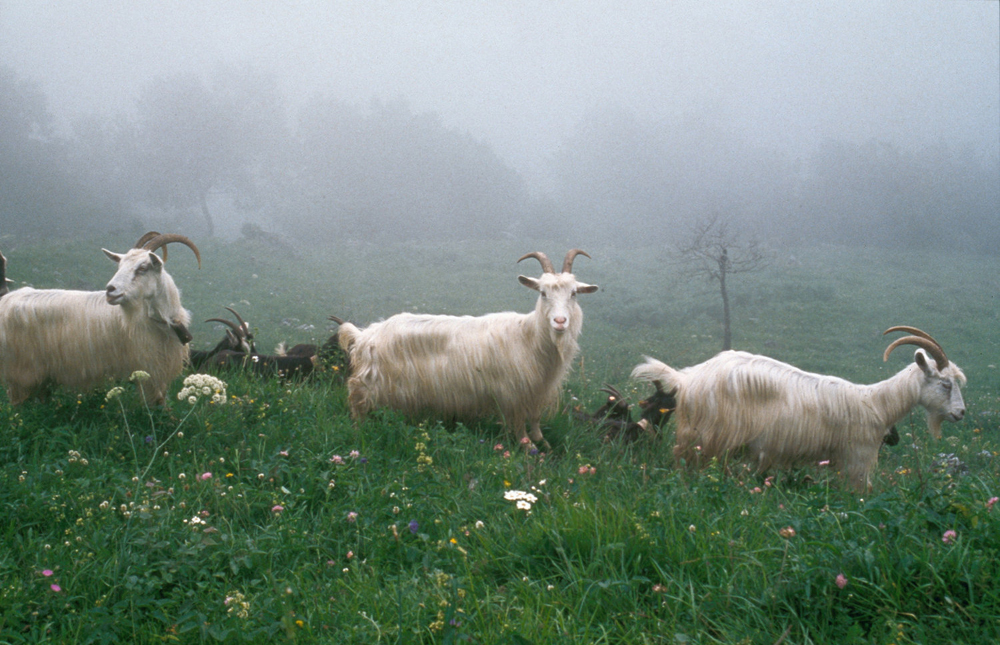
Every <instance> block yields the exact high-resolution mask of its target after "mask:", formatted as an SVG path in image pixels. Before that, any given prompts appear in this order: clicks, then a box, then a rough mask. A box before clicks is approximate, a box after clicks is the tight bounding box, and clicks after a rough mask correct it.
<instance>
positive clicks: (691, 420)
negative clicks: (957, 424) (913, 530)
mask: <svg viewBox="0 0 1000 645" xmlns="http://www.w3.org/2000/svg"><path fill="white" fill-rule="evenodd" d="M894 331H904V332H907V333H910V334H913V335H911V336H905V337H902V338H899V339H897V340H895V341H894V342H893V343H892V344H890V345H889V347H888V348H887V349H886V350H885V354H884V355H883V360H888V359H889V353H890V352H891V351H892V350H893V349H895V348H896V347H898V346H900V345H904V344H906V345H916V346H917V347H919V348H920V349H917V351H916V352H915V353H914V357H913V358H914V362H913V363H911V364H910V365H908V366H907V367H906V368H904V369H903V370H901V371H900V372H899V373H897V374H896V375H895V376H893V377H891V378H889V379H886V380H884V381H881V382H879V383H874V384H871V385H858V384H855V383H851V382H849V381H845V380H844V379H841V378H837V377H835V376H824V375H821V374H813V373H810V372H804V371H802V370H800V369H798V368H796V367H792V366H791V365H788V364H786V363H782V362H780V361H776V360H774V359H772V358H768V357H766V356H758V355H754V354H748V353H746V352H736V351H727V352H722V353H721V354H718V355H717V356H715V357H714V358H712V359H710V360H708V361H705V362H704V363H701V364H699V365H694V366H692V367H687V368H685V369H682V370H675V369H672V368H671V367H668V366H667V365H665V364H663V363H661V362H660V361H658V360H655V359H652V358H649V357H646V362H645V363H642V364H640V365H638V366H637V367H636V368H635V369H634V370H633V372H632V376H633V377H636V378H641V379H644V380H647V381H651V382H654V383H657V384H658V385H659V386H660V387H662V388H663V389H664V390H667V391H671V390H674V391H675V392H676V396H677V410H676V418H677V443H676V446H675V447H674V458H675V459H676V460H677V462H678V464H680V463H681V462H682V460H683V462H685V463H687V464H689V465H699V464H702V463H704V462H705V461H707V460H709V459H712V458H716V457H718V458H722V459H725V458H726V457H727V455H728V454H729V453H730V452H731V451H732V452H737V451H740V452H745V453H746V456H747V457H749V459H750V460H751V462H753V463H754V464H756V467H757V469H758V471H761V472H762V471H764V470H767V469H768V468H770V467H778V468H782V467H791V466H795V465H805V464H809V463H813V464H815V463H817V462H819V461H821V460H830V464H831V466H832V467H834V468H837V469H839V470H840V471H841V472H842V474H843V476H844V477H845V478H846V479H847V481H848V482H849V483H850V484H851V485H852V486H854V487H855V488H856V489H863V488H865V487H869V486H870V485H871V481H870V474H871V471H872V469H873V468H874V467H875V465H876V464H877V463H878V451H879V447H880V446H881V445H882V441H883V439H884V438H885V437H886V434H887V433H889V429H890V427H891V426H892V425H893V424H895V423H896V422H897V421H899V420H900V419H902V418H903V417H904V416H906V415H907V414H908V413H909V412H910V410H912V409H913V408H914V407H916V406H917V405H920V406H923V407H924V408H925V410H926V412H927V425H928V427H929V429H930V431H931V433H932V434H933V435H934V436H935V437H940V436H941V422H942V421H943V420H944V419H949V420H951V421H959V420H961V419H962V417H963V416H964V415H965V403H964V402H963V400H962V392H961V389H960V387H961V386H963V385H965V382H966V379H965V374H963V373H962V370H960V369H959V368H958V366H956V365H955V364H954V363H952V362H950V361H949V360H948V358H947V357H946V356H945V353H944V350H943V349H941V346H940V345H939V344H938V343H937V342H936V341H935V340H934V339H933V338H931V337H930V336H929V335H928V334H926V333H924V332H922V331H920V330H919V329H915V328H913V327H892V328H890V329H888V330H886V332H885V333H886V334H888V333H890V332H894ZM931 358H933V359H934V360H933V361H932V360H930V359H931Z"/></svg>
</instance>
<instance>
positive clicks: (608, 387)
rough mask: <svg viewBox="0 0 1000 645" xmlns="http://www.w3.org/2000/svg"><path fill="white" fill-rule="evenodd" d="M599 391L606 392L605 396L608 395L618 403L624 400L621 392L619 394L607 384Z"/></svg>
mask: <svg viewBox="0 0 1000 645" xmlns="http://www.w3.org/2000/svg"><path fill="white" fill-rule="evenodd" d="M599 391H600V392H606V393H607V394H610V395H611V396H613V397H615V398H616V399H618V400H619V401H621V400H624V399H625V397H624V396H622V393H621V392H619V391H618V390H617V389H616V388H615V387H614V386H612V385H608V384H607V383H605V384H604V387H602V388H601V389H600V390H599Z"/></svg>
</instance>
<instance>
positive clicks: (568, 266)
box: [562, 249, 590, 273]
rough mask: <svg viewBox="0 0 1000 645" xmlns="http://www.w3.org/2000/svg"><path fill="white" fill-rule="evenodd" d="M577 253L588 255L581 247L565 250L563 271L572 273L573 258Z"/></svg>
mask: <svg viewBox="0 0 1000 645" xmlns="http://www.w3.org/2000/svg"><path fill="white" fill-rule="evenodd" d="M578 255H582V256H584V257H588V258H589V257H590V256H589V255H588V254H587V252H586V251H584V250H582V249H570V250H569V251H566V259H565V260H563V270H562V272H563V273H573V259H574V258H575V257H576V256H578Z"/></svg>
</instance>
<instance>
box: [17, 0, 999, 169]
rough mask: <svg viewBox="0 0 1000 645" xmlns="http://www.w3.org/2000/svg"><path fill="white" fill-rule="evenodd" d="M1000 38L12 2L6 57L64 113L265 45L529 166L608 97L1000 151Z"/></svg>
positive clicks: (352, 94) (677, 12)
mask: <svg viewBox="0 0 1000 645" xmlns="http://www.w3.org/2000/svg"><path fill="white" fill-rule="evenodd" d="M998 43H1000V3H998V2H997V1H995V0H993V1H987V0H934V1H932V2H922V1H918V0H899V1H895V2H875V1H871V0H864V1H862V2H844V1H837V2H817V1H812V0H811V1H809V2H802V1H801V0H798V1H794V2H779V1H767V2H763V1H762V2H722V1H719V0H712V1H710V2H706V1H703V0H697V1H690V2H688V1H683V2H668V1H662V0H661V1H659V2H653V1H650V2H644V1H637V0H614V1H610V2H591V1H586V0H584V1H578V0H574V1H566V2H562V1H557V0H553V1H536V2H521V1H507V0H491V1H484V0H478V1H454V0H453V1H441V2H438V1H425V0H408V1H392V2H390V1H380V0H361V1H358V2H336V1H327V2H320V1H314V2H308V1H299V2H280V1H276V0H267V1H259V2H258V1H251V0H233V1H212V0H198V1H188V0H161V1H150V2H127V1H123V0H86V1H83V0H81V1H77V2H70V1H62V2H59V1H45V0H16V1H7V0H0V64H2V65H8V66H10V67H12V68H14V69H15V70H16V71H17V72H18V73H19V74H21V75H22V76H24V77H26V78H28V79H31V80H33V81H35V82H37V83H39V84H40V85H41V86H42V88H43V90H44V91H45V92H46V94H47V96H48V98H49V102H50V108H51V109H52V111H53V112H54V113H55V114H57V115H58V116H59V117H60V119H62V120H63V121H64V122H65V121H66V120H68V119H71V118H72V117H73V116H74V115H77V114H81V113H88V112H105V113H114V112H126V111H128V110H130V109H131V108H132V106H133V102H134V100H135V98H136V96H137V95H138V93H139V90H140V89H141V88H142V87H143V85H144V84H146V83H148V82H150V81H151V80H153V79H154V78H156V77H157V76H163V75H167V74H170V73H173V72H177V71H182V70H183V71H188V70H197V71H202V72H207V71H210V70H211V69H212V68H213V67H214V66H216V65H217V64H218V63H220V62H227V63H242V62H249V63H251V64H252V65H254V66H256V67H257V68H259V69H261V70H264V71H269V72H273V73H274V74H275V75H277V77H278V78H279V79H280V80H281V83H282V87H283V89H284V91H285V93H286V95H287V96H288V98H289V99H290V100H291V101H293V103H294V102H301V101H302V100H305V99H307V98H308V97H309V96H311V95H314V94H317V93H318V94H323V95H329V96H334V97H337V98H340V99H343V100H346V101H348V102H351V103H355V104H358V105H365V104H367V103H368V102H369V101H370V100H371V99H372V98H378V99H382V100H391V99H397V98H401V97H402V98H405V99H406V100H407V101H408V102H409V104H410V105H411V107H412V109H413V110H415V111H419V112H423V111H433V112H436V113H437V114H439V115H440V117H441V119H442V121H443V123H445V124H446V125H448V126H450V127H454V128H457V129H459V130H462V131H466V132H469V133H470V134H472V135H473V136H475V137H476V138H479V139H482V140H484V141H486V142H488V143H489V144H491V145H492V146H493V147H494V149H495V150H496V151H497V152H498V153H499V154H501V155H502V156H503V157H504V158H506V159H507V160H508V161H510V162H511V163H513V164H514V165H515V166H517V167H519V168H520V169H522V170H529V171H530V170H532V169H538V168H540V167H542V166H543V165H544V164H545V161H546V157H547V155H549V154H551V152H552V151H553V150H554V149H555V148H556V147H557V146H558V144H559V143H560V141H562V140H563V139H565V138H566V137H567V136H568V135H570V134H571V133H572V132H573V130H574V127H575V126H576V125H577V124H578V123H579V121H580V120H581V118H583V117H584V116H585V115H586V114H587V113H588V112H591V111H593V110H597V109H605V108H608V107H611V106H617V107H621V108H624V109H626V110H629V111H631V112H633V113H634V114H636V115H637V116H638V117H639V118H641V119H644V120H654V121H661V120H671V119H679V118H681V117H684V116H687V117H691V116H692V115H695V116H696V117H697V116H699V115H705V118H710V119H712V120H713V121H719V120H721V121H722V122H723V123H725V124H726V126H727V127H728V128H730V129H731V130H732V131H733V132H734V133H737V134H739V135H740V136H742V137H744V138H746V139H747V140H749V141H750V142H752V143H755V144H761V145H766V146H773V147H776V148H779V149H782V150H785V151H788V152H790V153H791V154H793V155H800V154H808V153H809V152H810V151H812V150H814V149H815V147H816V144H817V143H819V142H820V141H822V140H824V139H827V138H833V139H841V140H850V141H867V140H870V139H879V140H883V141H891V142H893V143H896V144H897V145H900V146H903V147H909V146H923V145H928V144H934V143H937V142H945V143H948V144H950V145H953V146H955V147H963V146H971V147H972V148H973V149H974V150H975V151H976V152H977V153H978V154H981V155H985V156H989V157H991V158H996V157H997V156H998V155H1000V105H998V102H1000V45H998Z"/></svg>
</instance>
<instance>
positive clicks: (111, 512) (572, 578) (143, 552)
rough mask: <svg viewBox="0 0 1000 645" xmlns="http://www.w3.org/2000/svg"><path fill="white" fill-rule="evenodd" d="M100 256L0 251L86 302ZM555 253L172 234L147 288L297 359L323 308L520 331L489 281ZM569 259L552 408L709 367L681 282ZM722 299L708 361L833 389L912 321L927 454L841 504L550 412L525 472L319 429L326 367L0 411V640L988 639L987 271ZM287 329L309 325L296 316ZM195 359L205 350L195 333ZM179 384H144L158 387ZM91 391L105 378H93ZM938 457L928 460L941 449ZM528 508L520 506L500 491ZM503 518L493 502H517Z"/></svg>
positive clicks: (910, 442) (849, 259) (790, 483)
mask: <svg viewBox="0 0 1000 645" xmlns="http://www.w3.org/2000/svg"><path fill="white" fill-rule="evenodd" d="M128 244H129V242H128V241H124V240H122V241H121V244H118V245H115V244H114V243H113V241H108V240H100V241H94V242H90V243H86V244H82V245H74V246H73V247H69V246H61V245H56V244H53V245H51V246H47V247H44V248H42V247H34V248H18V249H13V250H11V251H10V252H5V253H6V255H8V257H9V270H8V274H9V276H10V277H11V278H13V279H14V280H16V281H25V282H30V283H33V284H34V285H35V286H38V287H52V286H65V287H87V288H101V286H102V285H103V283H104V282H105V281H106V280H107V278H108V276H109V275H110V273H111V268H112V267H111V266H110V264H109V263H108V262H107V260H106V259H104V258H103V255H101V254H100V253H99V252H97V249H98V248H99V247H100V246H108V247H109V248H116V249H121V248H125V247H126V246H127V245H128ZM561 246H562V245H558V244H553V243H548V242H539V243H534V242H532V243H527V244H525V243H518V244H515V243H501V244H494V245H485V244H478V243H468V244H459V245H449V246H447V247H445V246H441V247H430V246H407V245H400V246H394V247H391V248H380V247H375V246H367V245H348V244H344V245H342V246H340V247H337V248H328V249H322V250H320V249H313V250H310V251H309V252H306V251H302V252H300V254H299V255H298V257H293V256H291V255H290V254H289V253H288V252H287V251H280V250H275V249H268V248H265V247H261V246H254V245H248V244H245V243H234V244H223V243H218V242H207V243H204V244H202V245H201V247H202V255H203V259H204V268H203V269H202V271H201V272H198V271H197V270H196V268H195V266H194V262H193V261H192V260H191V258H189V257H185V251H184V250H183V249H181V250H179V251H177V252H176V253H172V254H171V256H170V260H169V264H168V267H169V269H170V271H171V273H172V274H173V275H174V277H175V279H176V280H177V282H178V284H179V285H180V286H181V287H182V289H183V292H184V302H185V305H186V306H187V307H188V308H189V309H191V310H192V312H193V313H194V318H195V319H196V320H203V319H205V318H208V317H213V316H218V315H222V314H224V312H223V310H222V309H221V306H222V305H224V304H232V305H234V306H235V307H236V308H237V309H238V310H239V311H240V313H241V314H243V316H244V317H245V318H247V319H248V320H249V321H251V324H252V325H253V327H254V331H255V333H256V335H257V338H258V345H259V346H260V347H261V348H268V347H270V346H271V345H274V344H276V343H277V342H278V341H282V340H285V341H288V342H290V343H294V342H305V341H309V340H314V339H315V340H323V339H325V338H326V336H327V335H328V334H329V333H330V327H328V326H327V323H326V317H327V316H328V315H330V314H336V315H339V316H342V317H346V318H350V319H351V320H353V321H355V322H358V323H367V322H369V321H372V320H375V319H378V318H379V317H383V316H388V315H391V314H392V313H395V312H398V311H401V310H418V311H426V312H432V313H436V312H445V313H472V314H476V313H484V312H487V311H492V310H499V309H515V310H520V311H527V310H528V309H530V308H531V307H532V306H533V303H534V294H533V292H530V291H528V290H527V289H523V288H522V287H520V286H519V285H518V284H517V282H516V275H517V274H518V273H519V272H520V273H526V274H531V275H534V274H536V273H537V271H538V268H537V266H536V265H535V264H531V265H528V264H527V263H526V265H525V266H515V265H514V262H513V261H514V259H516V258H517V257H519V256H520V255H521V254H523V253H524V252H527V251H531V250H536V249H539V250H544V251H547V252H549V253H550V254H551V255H553V256H554V257H558V255H559V254H561V253H562V252H563V251H564V250H565V249H564V248H561ZM587 250H588V251H589V252H590V253H591V255H592V256H593V257H594V259H593V260H592V261H591V260H587V259H586V258H579V259H578V260H577V262H576V264H575V269H576V273H577V275H578V276H579V277H580V279H581V280H584V281H586V282H591V283H596V284H599V285H600V286H601V287H602V290H601V291H600V292H598V293H596V294H593V295H590V296H581V305H582V307H583V309H584V312H585V316H586V321H585V323H584V331H583V335H582V337H581V339H580V342H581V347H582V351H581V355H580V357H579V359H578V360H577V362H576V364H575V365H574V371H573V373H572V375H571V377H570V380H569V381H568V383H567V386H566V396H565V401H566V403H567V404H569V405H581V406H583V407H584V408H587V409H593V408H595V407H596V406H597V405H598V404H599V402H600V399H601V397H602V395H601V394H600V392H599V391H598V388H599V387H600V385H601V384H602V383H605V382H607V383H611V384H614V385H616V386H618V387H620V388H621V389H622V390H623V391H625V392H628V393H630V394H631V395H632V396H633V397H634V398H635V399H636V400H637V399H638V398H639V397H641V396H642V395H643V394H645V393H646V391H645V390H644V388H643V387H641V386H640V385H638V384H635V383H631V382H630V381H629V380H628V379H627V375H628V373H629V371H630V369H631V367H632V366H633V365H635V364H636V363H637V362H639V360H640V358H641V355H642V354H644V353H645V354H651V355H653V356H656V357H657V358H661V359H663V360H665V361H667V362H669V363H671V364H674V365H678V366H683V365H688V364H692V363H695V362H700V361H702V360H705V359H707V358H709V357H710V356H711V355H713V354H714V353H715V352H716V351H718V349H719V347H720V346H721V324H720V322H719V317H720V314H721V311H720V309H721V306H720V305H719V303H718V295H717V294H716V293H715V292H714V291H713V285H708V284H692V283H689V282H683V281H681V280H680V279H679V278H678V273H679V272H678V270H677V267H676V266H675V265H673V264H672V263H671V258H670V257H669V256H668V255H667V254H666V253H665V252H661V251H657V250H655V249H646V250H639V251H636V250H628V251H623V250H619V249H614V248H612V247H607V248H588V249H587ZM793 253H794V256H795V258H798V259H797V260H796V259H793V258H792V257H791V253H786V254H785V255H784V256H783V257H782V258H781V259H779V260H778V261H776V262H775V264H774V265H773V266H772V268H771V269H770V270H768V271H767V272H765V273H761V274H757V275H755V276H746V277H743V278H741V279H738V280H736V281H735V283H734V284H733V285H732V296H733V299H734V345H735V346H736V347H739V348H743V349H748V350H751V351H758V352H763V353H767V354H769V355H772V356H774V357H776V358H779V359H781V360H785V361H788V362H791V363H794V364H796V365H798V366H800V367H802V368H804V369H809V370H814V371H822V372H827V373H831V374H836V375H839V376H843V377H846V378H850V379H852V380H856V381H859V382H869V381H874V380H878V379H881V378H885V377H886V376H888V375H889V374H891V373H893V372H895V371H896V370H898V369H900V368H901V367H902V366H903V365H904V362H905V360H907V356H906V355H907V352H905V351H900V352H897V354H898V355H894V356H893V357H892V358H891V359H890V361H889V363H888V364H884V363H882V361H881V358H880V356H881V352H882V350H883V349H884V347H885V345H886V339H884V338H882V337H881V335H880V334H881V331H882V330H883V329H885V328H887V327H889V326H890V325H893V324H911V325H915V326H918V327H921V328H923V329H926V330H927V331H929V332H931V333H932V334H933V335H934V336H935V337H936V338H938V340H939V341H941V343H942V344H943V345H944V347H945V349H946V350H947V352H948V354H949V357H951V358H952V360H954V361H955V362H956V363H958V364H959V365H961V366H962V367H963V368H964V370H965V371H966V374H967V375H968V377H969V385H968V387H967V388H966V390H965V396H966V402H967V405H968V408H969V414H968V415H967V417H966V419H965V421H963V422H962V423H959V424H954V425H949V426H946V427H945V437H944V438H943V439H942V440H940V441H936V440H934V439H932V438H931V437H929V435H928V434H927V433H926V426H925V423H924V420H923V418H922V415H921V414H917V413H915V414H913V415H912V416H911V418H909V419H907V420H906V421H905V422H904V423H903V424H901V425H900V427H899V430H900V432H901V434H902V435H903V438H904V440H903V441H902V442H900V444H899V445H898V446H896V447H894V448H883V451H882V455H881V462H880V465H879V468H878V472H877V475H876V477H875V487H874V490H873V492H872V494H870V495H864V496H858V495H856V494H852V493H851V492H850V491H848V490H845V489H844V488H843V487H842V486H841V485H840V482H839V480H838V478H837V477H836V475H835V474H833V473H828V472H825V471H824V470H823V468H822V467H817V468H814V469H806V470H803V471H798V472H792V473H777V474H775V476H774V477H771V478H764V477H759V476H755V475H752V474H749V473H745V472H736V473H731V474H726V473H723V472H722V471H721V470H719V469H716V468H708V469H706V470H705V471H703V472H700V473H682V472H679V471H677V470H675V468H674V467H673V464H672V461H671V459H670V442H671V438H672V436H671V435H672V432H671V430H670V428H668V429H667V431H666V432H665V434H664V436H662V437H660V438H659V439H656V440H644V441H640V442H639V443H637V444H633V445H621V444H603V443H602V442H601V441H600V438H599V437H598V436H597V434H596V433H595V432H594V431H593V430H592V429H591V428H588V427H587V426H586V425H584V424H581V423H579V422H576V421H573V420H571V419H570V417H569V416H568V415H565V414H555V415H553V416H551V417H550V418H548V419H547V420H546V423H545V424H544V432H545V434H546V438H548V439H549V441H550V442H551V443H552V444H553V446H554V451H553V453H552V454H548V455H535V456H531V455H525V454H523V453H522V452H521V451H519V450H516V449H515V448H514V447H513V446H511V445H510V438H509V437H508V436H506V435H504V434H503V433H502V432H501V430H500V429H499V427H498V425H497V424H496V423H495V422H494V421H489V420H487V421H481V422H478V423H475V424H471V425H468V426H466V425H462V424H457V425H445V424H442V423H440V422H438V421H436V420H434V419H425V420H419V419H417V420H411V419H405V418H403V417H401V416H399V415H397V414H395V413H392V412H385V411H382V412H378V413H376V414H374V415H372V416H371V418H369V419H368V420H367V421H365V422H364V423H361V424H353V423H352V422H351V421H350V419H349V418H348V415H347V412H346V405H345V392H344V388H343V385H342V382H341V381H340V380H339V379H338V378H337V377H336V376H330V375H324V376H323V377H321V378H315V379H312V380H311V381H309V382H306V383H292V384H286V383H280V382H273V381H270V382H267V381H265V382H262V381H258V380H255V379H250V378H246V377H245V376H242V375H239V374H231V375H224V376H223V378H224V379H225V380H226V382H227V391H228V395H229V397H230V400H229V402H228V403H227V404H225V405H221V406H220V405H215V404H211V403H209V402H207V401H206V400H204V399H202V400H199V401H197V402H196V403H195V404H194V405H191V404H190V403H188V402H187V401H186V400H185V401H179V400H177V399H176V398H173V399H172V400H171V401H170V403H169V404H168V405H167V406H166V407H165V408H163V409H146V408H145V407H144V405H143V404H142V402H141V398H140V397H137V396H135V395H134V393H133V392H132V391H133V390H135V389H136V388H137V387H140V386H141V383H138V384H137V383H123V384H121V385H122V387H124V388H125V390H126V392H125V393H124V394H123V395H122V396H121V397H118V398H111V399H108V398H107V396H106V394H107V392H106V391H98V392H83V393H77V392H68V391H65V390H59V391H56V393H55V394H54V395H53V396H52V397H51V398H50V399H49V400H48V401H45V402H30V403H27V404H25V405H22V406H20V407H18V408H11V407H10V406H9V405H7V404H6V401H5V399H0V401H2V402H0V464H2V469H0V642H14V643H20V642H66V643H70V642H72V643H77V642H79V643H110V642H135V643H163V642H185V643H186V642H202V641H207V642H215V641H223V642H271V641H276V640H277V641H291V642H330V643H418V642H428V643H430V642H434V643H517V644H523V643H538V644H541V643H546V644H549V643H741V642H742V643H775V642H777V641H779V640H781V639H782V638H784V642H794V643H829V642H838V643H855V642H857V643H867V642H878V643H889V642H892V643H935V642H969V643H973V642H974V643H982V642H991V641H993V640H997V639H998V638H1000V623H998V621H997V616H998V615H1000V585H997V584H996V581H997V580H998V579H1000V564H998V563H1000V552H998V551H1000V506H998V507H996V508H993V507H992V506H991V504H990V500H991V499H992V498H994V497H996V496H997V495H1000V469H998V461H997V459H998V453H1000V441H998V439H997V430H998V419H1000V417H998V414H1000V412H998V410H1000V398H998V397H1000V394H998V387H997V386H998V379H997V374H996V367H995V365H996V361H997V345H996V343H997V336H996V334H995V332H994V330H995V329H996V325H997V317H998V312H1000V308H998V306H997V303H996V299H995V294H996V293H997V292H998V288H997V287H998V278H997V277H996V276H997V275H1000V271H998V269H1000V262H998V260H997V259H996V258H994V257H982V256H963V255H961V254H958V253H948V252H940V251H937V252H935V253H933V254H930V253H919V254H918V253H893V252H883V251H880V250H876V249H844V248H835V247H829V248H814V249H795V250H794V251H793ZM310 326H311V327H310ZM193 331H194V333H195V338H196V341H195V346H197V347H202V346H205V347H207V346H209V345H211V344H214V342H215V341H216V340H217V339H218V337H221V332H220V331H219V330H217V329H215V328H213V326H211V325H208V324H200V323H199V324H196V325H194V329H193ZM180 387H181V383H180V380H178V382H177V383H176V384H175V386H174V388H173V389H172V392H173V393H176V392H177V391H178V390H179V389H180ZM108 389H110V385H109V386H108ZM943 454H948V455H950V457H948V458H945V457H944V456H941V455H943ZM510 491H523V492H524V493H527V494H531V495H533V496H534V501H533V502H532V503H530V509H525V508H519V507H518V506H517V504H516V500H511V499H507V498H505V494H507V495H508V496H509V493H510ZM522 506H523V505H522Z"/></svg>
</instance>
